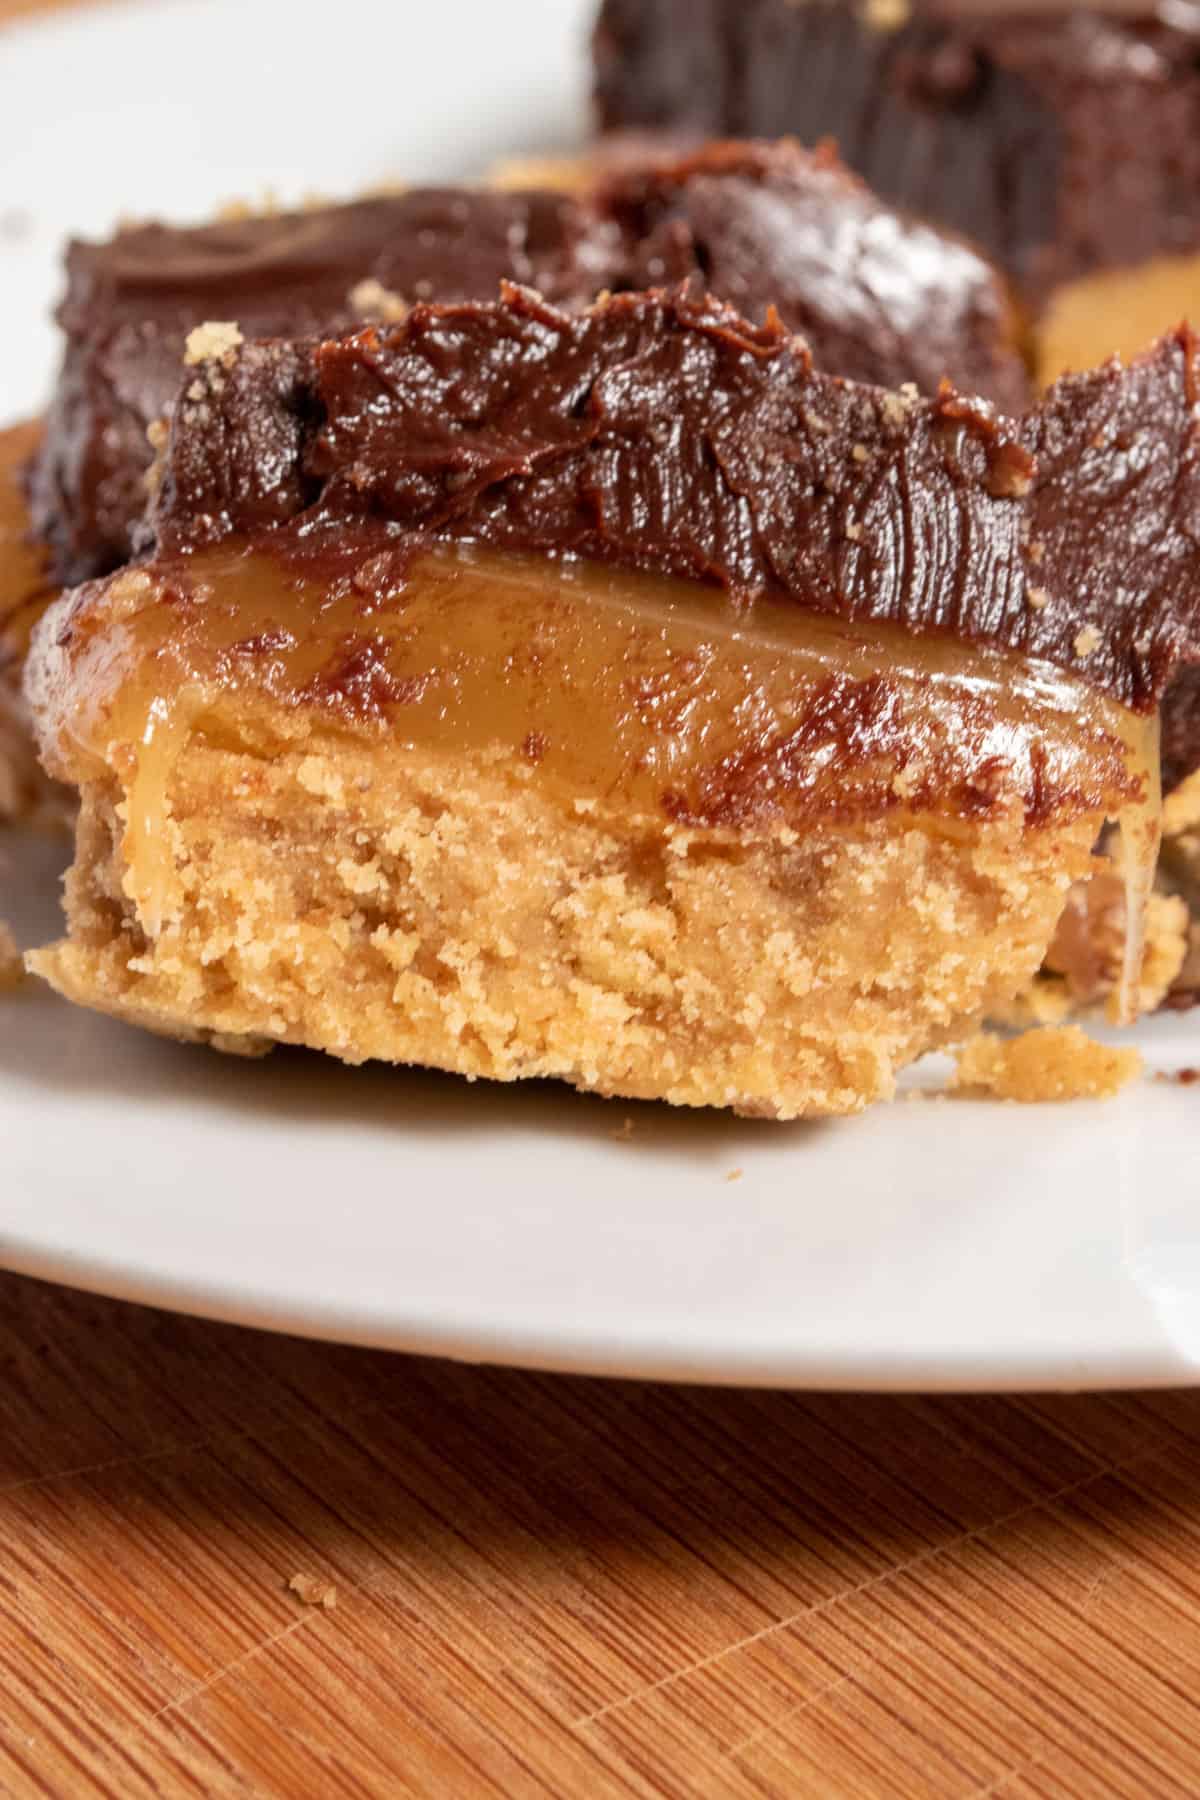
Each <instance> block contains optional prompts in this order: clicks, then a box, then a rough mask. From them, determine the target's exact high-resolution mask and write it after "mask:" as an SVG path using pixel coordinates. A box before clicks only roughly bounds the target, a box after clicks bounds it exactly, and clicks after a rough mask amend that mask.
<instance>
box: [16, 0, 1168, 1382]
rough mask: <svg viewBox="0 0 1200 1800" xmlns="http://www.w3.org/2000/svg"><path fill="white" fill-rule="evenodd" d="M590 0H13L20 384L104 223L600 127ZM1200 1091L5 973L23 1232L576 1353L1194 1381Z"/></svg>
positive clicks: (164, 1298) (344, 1315) (444, 1347)
mask: <svg viewBox="0 0 1200 1800" xmlns="http://www.w3.org/2000/svg"><path fill="white" fill-rule="evenodd" d="M590 11H591V7H590V3H589V0H512V3H511V4H509V5H506V6H497V5H496V4H495V3H494V0H475V3H473V4H468V0H457V3H456V4H455V5H453V6H448V7H443V8H425V7H420V8H418V7H415V6H414V7H411V8H409V7H396V6H395V5H394V4H387V5H384V4H380V5H370V4H367V3H366V0H343V4H341V5H340V6H339V7H337V8H336V9H334V10H333V12H331V11H330V9H329V7H328V6H327V5H324V4H322V5H321V6H320V7H319V8H318V7H315V6H313V7H310V6H305V5H298V4H295V3H293V4H292V5H291V6H290V7H288V8H286V9H285V8H281V7H280V6H278V5H277V4H275V3H274V0H204V3H200V0H171V3H169V4H164V3H163V0H151V3H149V4H143V5H138V6H128V7H122V8H119V9H114V10H112V11H106V10H103V9H98V10H97V11H96V12H95V13H94V14H93V13H91V12H88V13H84V14H81V15H79V16H78V17H76V16H67V17H65V18H61V19H54V20H50V21H48V22H45V23H42V24H39V25H37V26H33V27H28V28H24V29H18V30H13V31H10V32H8V33H5V34H0V91H2V92H3V94H4V96H5V104H4V107H3V109H0V169H3V171H4V181H5V191H4V193H3V195H0V275H2V277H3V278H2V279H0V322H2V324H3V332H2V335H0V372H2V380H0V417H3V416H7V417H12V418H15V417H19V416H21V415H22V414H25V413H29V412H31V411H33V410H35V409H36V408H37V407H38V406H39V405H40V404H41V403H42V401H43V399H44V397H45V394H46V391H47V388H48V385H49V381H50V379H51V374H52V368H53V360H54V354H55V346H54V337H53V333H52V332H51V330H50V328H49V327H48V325H47V324H46V322H45V320H46V315H47V310H48V307H49V305H50V303H51V300H52V297H53V294H54V292H55V289H56V286H57V265H58V255H59V247H60V242H61V239H62V238H63V237H64V236H65V235H66V234H67V232H68V231H70V230H72V229H75V230H83V231H100V230H104V229H106V228H107V227H108V226H110V225H111V224H112V222H113V221H114V220H115V219H116V218H117V217H118V216H119V215H121V214H146V213H151V212H162V213H167V214H169V215H173V216H176V217H187V216H198V215H202V214H204V213H205V212H206V211H208V210H210V209H211V208H212V206H213V205H215V204H216V203H218V202H220V201H221V200H223V199H227V198H230V197H233V196H238V195H243V196H244V195H253V194H256V193H260V192H261V191H262V190H263V189H264V188H273V189H275V190H276V191H278V192H279V193H280V194H281V195H282V196H283V197H285V198H289V197H295V196H299V195H301V194H303V193H304V192H305V191H306V190H308V189H312V188H317V189H321V190H322V191H325V192H329V193H342V192H349V191H352V190H353V189H354V188H355V187H358V186H362V185H365V184H367V183H369V182H372V181H376V180H379V179H382V178H384V177H387V176H396V175H407V176H412V177H418V178H420V177H436V176H443V175H445V176H453V175H455V174H458V173H462V172H466V173H474V172H476V171H478V170H480V169H481V168H483V167H485V166H486V164H487V163H488V162H489V160H491V158H493V157H494V156H497V155H502V154H504V153H506V152H509V151H514V150H520V149H522V148H532V149H546V148H552V147H554V146H555V145H557V144H561V143H565V142H569V141H570V139H571V137H572V136H573V135H577V134H578V133H579V131H580V129H581V125H582V120H583V117H584V104H585V99H584V96H585V92H586V65H585V58H584V51H583V45H584V40H585V35H586V24H587V17H588V15H589V14H590ZM61 858H62V850H61V847H60V846H56V845H54V844H52V843H48V842H46V841H44V840H41V841H39V840H37V839H35V838H28V837H17V836H12V835H10V836H9V837H8V838H7V839H4V840H0V917H7V918H9V919H10V920H13V921H15V923H16V924H17V927H18V930H19V933H20V935H21V936H22V938H23V939H24V941H26V942H32V941H34V939H36V938H38V937H44V936H46V935H47V934H51V933H53V932H55V931H56V929H57V924H56V876H57V868H58V864H59V862H60V861H61ZM1141 1042H1142V1044H1143V1047H1144V1049H1145V1051H1146V1053H1147V1057H1148V1061H1149V1064H1150V1067H1151V1069H1157V1070H1161V1071H1171V1070H1177V1069H1179V1068H1181V1067H1185V1066H1190V1065H1193V1064H1200V1019H1197V1020H1196V1021H1195V1022H1193V1020H1191V1019H1189V1018H1186V1017H1184V1018H1176V1019H1165V1020H1160V1021H1155V1022H1153V1023H1151V1024H1149V1025H1147V1026H1146V1027H1144V1028H1143V1030H1142V1033H1141ZM943 1073H944V1071H943V1070H942V1069H940V1068H939V1067H938V1066H937V1065H936V1064H933V1065H930V1066H927V1067H925V1068H923V1069H922V1070H920V1071H918V1072H917V1074H916V1075H914V1077H913V1078H912V1083H911V1085H912V1086H914V1087H916V1088H921V1087H922V1086H924V1087H925V1088H926V1089H927V1090H928V1091H930V1092H932V1090H933V1089H934V1088H936V1086H937V1084H938V1082H939V1080H940V1078H941V1075H942V1074H943ZM1198 1110H1200V1086H1197V1087H1184V1086H1180V1085H1177V1084H1176V1083H1174V1082H1156V1081H1154V1080H1153V1079H1149V1078H1148V1079H1147V1080H1145V1081H1144V1082H1141V1083H1139V1084H1138V1085H1136V1086H1135V1087H1133V1088H1131V1089H1129V1090H1127V1091H1126V1092H1125V1093H1124V1094H1123V1095H1122V1096H1121V1097H1120V1098H1119V1099H1118V1100H1116V1101H1115V1102H1112V1103H1111V1104H1108V1105H1090V1104H1083V1105H1077V1106H1066V1107H1050V1106H1047V1107H1029V1108H1016V1107H1005V1106H996V1105H985V1104H977V1103H971V1102H962V1101H938V1100H934V1099H932V1098H927V1099H917V1100H916V1101H915V1102H911V1103H901V1104H898V1105H896V1106H893V1107H889V1108H881V1109H878V1110H877V1111H875V1112H874V1113H872V1114H870V1115H869V1116H867V1117H866V1118H864V1119H859V1120H853V1121H848V1122H845V1123H837V1124H820V1125H796V1126H783V1127H780V1126H771V1125H766V1124H751V1123H745V1122H741V1121H738V1120H736V1119H731V1118H726V1117H723V1116H720V1115H715V1114H714V1115H707V1116H704V1115H688V1114H681V1113H673V1112H671V1111H670V1110H668V1109H667V1108H657V1107H652V1106H627V1105H623V1104H621V1103H619V1102H602V1101H598V1100H594V1099H587V1098H583V1097H580V1096H578V1095H575V1094H572V1093H570V1092H568V1091H566V1090H559V1089H555V1088H552V1087H547V1086H540V1085H539V1086H531V1087H526V1088H501V1087H492V1086H489V1085H485V1084H477V1085H474V1086H471V1085H468V1084H467V1083H465V1082H459V1081H455V1080H452V1079H449V1078H446V1077H441V1076H434V1075H429V1074H424V1073H420V1072H412V1071H403V1070H390V1069H383V1068H367V1069H358V1070H351V1069H344V1068H341V1067H339V1066H337V1065H336V1064H333V1063H331V1062H328V1061H325V1060H323V1059H321V1058H319V1057H315V1056H311V1057H310V1056H303V1055H298V1054H291V1053H287V1054H278V1055H276V1056H274V1057H272V1058H269V1059H268V1060H267V1061H265V1062H263V1063H258V1064H254V1063H252V1064H246V1063H242V1062H235V1061H228V1060H225V1059H223V1058H221V1057H218V1056H215V1055H213V1054H210V1053H208V1052H205V1051H199V1050H189V1049H184V1048H180V1047H177V1046H175V1045H171V1044H165V1043H161V1042H158V1041H157V1040H154V1039H151V1038H148V1037H144V1036H142V1035H140V1034H138V1033H137V1032H134V1031H131V1030H128V1029H125V1028H124V1027H121V1026H118V1025H115V1024H111V1023H109V1022H108V1021H106V1020H102V1019H99V1018H95V1017H92V1016H90V1015H88V1014H86V1013H82V1012H79V1011H76V1010H74V1009H72V1008H70V1007H68V1006H66V1005H65V1004H64V1003H62V1002H60V1001H58V1000H56V999H55V998H54V997H53V996H52V995H50V994H49V993H47V992H44V991H42V990H40V989H39V988H36V987H35V986H33V985H32V984H26V986H25V988H24V989H23V990H21V991H19V992H18V993H16V994H15V995H12V996H0V1264H4V1265H7V1266H8V1267H11V1268H13V1269H18V1270H23V1271H26V1272H28V1273H30V1274H34V1275H42V1276H47V1277H50V1278H53V1279H57V1280H63V1281H68V1282H72V1283H75V1284H77V1285H80V1286H84V1287H90V1288H95V1289H98V1290H102V1291H104V1292H107V1293H113V1294H119V1295H123V1296H127V1297H129V1298H133V1299H139V1300H147V1301H154V1302H157V1303H159V1304H162V1305H167V1306H174V1307H179V1308H183V1309H187V1310H190V1311H196V1312H201V1313H207V1314H212V1315H214V1316H218V1317H222V1318H227V1319H235V1320H241V1321H244V1322H246V1323H250V1324H257V1325H272V1326H278V1327H280V1328H284V1329H288V1330H294V1331H302V1332H309V1333H313V1334H319V1335H324V1336H331V1337H341V1338H347V1339H353V1340H355V1341H359V1342H363V1343H371V1344H381V1345H391V1346H394V1347H396V1348H397V1349H406V1350H423V1351H433V1352H438V1353H442V1354H446V1355H449V1356H456V1357H465V1358H472V1359H487V1360H495V1361H502V1362H512V1363H525V1364H531V1365H536V1366H543V1367H547V1368H563V1369H578V1370H592V1371H597V1372H606V1373H612V1374H636V1375H658V1376H679V1377H685V1378H691V1379H698V1380H711V1381H728V1382H764V1383H776V1384H796V1385H801V1384H803V1385H808V1386H830V1387H833V1386H872V1387H925V1388H963V1387H996V1386H1022V1387H1070V1388H1080V1387H1090V1386H1100V1385H1108V1384H1114V1385H1115V1384H1141V1383H1170V1382H1187V1381H1192V1380H1194V1379H1196V1377H1197V1374H1198V1372H1200V1205H1198V1203H1197V1196H1196V1188H1197V1183H1196V1178H1195V1175H1194V1173H1193V1169H1194V1157H1195V1146H1196V1142H1197V1135H1196V1126H1197V1113H1198ZM626 1120H630V1121H632V1130H631V1131H629V1132H628V1135H625V1133H626V1132H627V1130H628V1128H627V1127H626V1126H625V1121H626ZM619 1134H620V1135H619Z"/></svg>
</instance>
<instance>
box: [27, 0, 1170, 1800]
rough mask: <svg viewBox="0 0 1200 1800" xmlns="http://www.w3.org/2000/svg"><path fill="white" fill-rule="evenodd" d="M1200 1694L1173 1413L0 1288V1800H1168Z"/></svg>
mask: <svg viewBox="0 0 1200 1800" xmlns="http://www.w3.org/2000/svg"><path fill="white" fill-rule="evenodd" d="M48 3H49V4H53V3H55V0H0V19H3V18H7V17H14V16H16V15H18V14H24V13H27V12H32V11H34V10H38V9H41V8H44V7H45V6H46V5H47V4H48ZM2 1171H3V1163H2V1149H0V1184H2V1182H3V1172H2ZM297 1576H300V1577H303V1580H302V1581H301V1582H300V1583H299V1584H298V1588H299V1590H300V1591H296V1590H295V1589H293V1587H292V1586H291V1585H290V1584H291V1583H292V1581H293V1578H294V1577H297ZM305 1596H307V1598H306V1597H305ZM322 1599H324V1601H325V1602H328V1601H329V1600H331V1599H332V1600H334V1602H335V1603H334V1604H333V1605H332V1606H331V1605H329V1604H322ZM1198 1694H1200V1395H1197V1394H1175V1395H1171V1394H1165V1395H1154V1396H1148V1397H1136V1396H1119V1397H1105V1396H1101V1397H1094V1398H1084V1399H1037V1400H1002V1399H997V1400H983V1399H948V1400H920V1399H894V1398H892V1399H854V1398H847V1397H827V1398H826V1397H812V1396H789V1395H780V1394H762V1393H721V1392H711V1391H705V1390H700V1389H671V1388H666V1387H656V1386H636V1385H630V1384H623V1383H622V1384H607V1383H602V1382H589V1381H582V1380H569V1379H562V1378H553V1377H547V1376H536V1375H520V1374H508V1373H503V1372H495V1371H487V1370H471V1369H462V1368H455V1367H450V1366H446V1365H441V1364H435V1363H424V1362H417V1361H413V1360H410V1359H403V1358H396V1357H390V1356H385V1355H376V1354H371V1353H369V1352H365V1351H359V1350H349V1349H341V1348H337V1347H331V1346H327V1345H315V1344H306V1343H299V1342H294V1341H291V1340H287V1339H282V1338H273V1337H270V1336H266V1335H262V1334H258V1333H253V1332H246V1331H240V1330H236V1329H233V1328H226V1327H220V1326H214V1325H207V1324H201V1323H197V1322H194V1321H190V1320H187V1319H178V1318H171V1317H168V1316H166V1315H165V1314H161V1313H157V1312H152V1311H148V1310H144V1309H141V1308H136V1307H129V1306H123V1305H120V1304H117V1303H114V1302H108V1301H103V1300H97V1299H93V1298H90V1297H87V1296H81V1295H77V1294H72V1293H70V1292H68V1291H66V1290H63V1289H57V1288H51V1287H46V1286H43V1285H41V1284H39V1283H36V1282H31V1281H25V1280H20V1279H18V1278H16V1277H11V1276H0V1793H2V1794H3V1795H4V1796H14V1797H16V1800H21V1797H23V1796H25V1795H35V1794H37V1795H51V1796H54V1797H55V1800H59V1797H60V1796H70V1797H74V1796H86V1795H93V1794H95V1795H105V1796H119V1797H120V1800H126V1797H127V1796H129V1797H133V1796H143V1795H159V1796H162V1795H166V1796H174V1795H203V1796H225V1795H230V1796H233V1795H237V1796H246V1795H265V1796H287V1797H289V1800H290V1797H291V1796H316V1797H321V1796H326V1795H328V1796H341V1795H349V1796H391V1795H403V1794H420V1795H433V1796H458V1795H463V1796H474V1795H477V1794H478V1795H505V1796H509V1795H514V1796H524V1795H549V1796H561V1795H568V1796H570V1795H585V1796H589V1797H591V1796H599V1797H603V1796H608V1795H637V1796H662V1795H672V1796H675V1795H678V1796H687V1795H716V1796H723V1795H730V1796H763V1795H772V1796H774V1795H779V1796H787V1797H789V1800H791V1797H794V1796H808V1795H814V1796H829V1795H834V1796H839V1795H853V1796H857V1795H878V1796H888V1797H891V1796H897V1795H901V1796H906V1795H914V1796H926V1795H929V1796H947V1797H952V1800H985V1796H987V1797H990V1796H1005V1797H1006V1800H1029V1797H1032V1796H1035V1795H1038V1796H1047V1797H1057V1796H1063V1795H1071V1796H1107V1795H1121V1796H1130V1797H1131V1800H1143V1797H1145V1796H1157V1795H1180V1796H1195V1795H1196V1794H1198V1793H1200V1705H1198V1699H1197V1696H1198Z"/></svg>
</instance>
